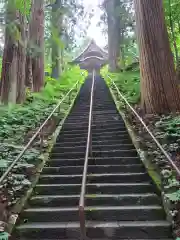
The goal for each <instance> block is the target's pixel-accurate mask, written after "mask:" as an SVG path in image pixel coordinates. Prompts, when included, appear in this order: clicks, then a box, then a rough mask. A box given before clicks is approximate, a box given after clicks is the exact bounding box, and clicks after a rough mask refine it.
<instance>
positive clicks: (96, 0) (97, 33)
mask: <svg viewBox="0 0 180 240" xmlns="http://www.w3.org/2000/svg"><path fill="white" fill-rule="evenodd" d="M83 3H84V5H85V8H87V10H88V11H91V10H92V9H94V17H93V18H92V20H91V25H90V27H89V29H88V32H87V34H88V36H89V37H91V38H94V40H95V41H96V43H97V44H98V45H99V46H101V47H104V46H105V45H106V44H107V40H106V39H105V36H104V35H103V34H102V30H101V28H100V27H98V26H97V24H98V22H99V20H100V14H101V10H100V9H99V7H98V5H99V4H100V3H102V0H83Z"/></svg>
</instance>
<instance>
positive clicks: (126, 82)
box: [101, 67, 140, 104]
mask: <svg viewBox="0 0 180 240" xmlns="http://www.w3.org/2000/svg"><path fill="white" fill-rule="evenodd" d="M101 75H102V76H103V78H104V79H105V80H106V82H107V84H108V85H109V86H110V87H112V89H114V88H113V85H112V84H111V80H110V79H109V78H108V77H107V75H109V76H110V78H111V79H112V80H113V81H114V82H115V84H116V86H117V87H118V89H119V90H120V92H121V93H122V94H123V95H124V96H125V97H126V99H127V100H128V102H129V103H130V104H136V103H138V102H139V101H140V72H139V70H137V69H134V70H132V71H124V72H119V73H109V72H108V68H107V67H104V68H103V69H102V70H101ZM114 92H116V91H114Z"/></svg>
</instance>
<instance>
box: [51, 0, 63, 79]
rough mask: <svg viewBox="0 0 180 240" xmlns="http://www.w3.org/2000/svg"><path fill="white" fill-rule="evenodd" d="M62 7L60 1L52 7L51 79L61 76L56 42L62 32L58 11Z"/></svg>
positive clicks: (59, 55) (59, 49) (61, 17)
mask: <svg viewBox="0 0 180 240" xmlns="http://www.w3.org/2000/svg"><path fill="white" fill-rule="evenodd" d="M61 7H62V3H61V0H57V1H56V4H53V5H52V17H51V24H52V37H51V41H52V73H51V77H52V78H55V79H58V78H59V77H60V75H61V48H60V44H59V43H58V41H60V37H61V31H62V19H63V15H62V12H61V11H60V9H61Z"/></svg>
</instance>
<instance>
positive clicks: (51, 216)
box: [21, 205, 165, 222]
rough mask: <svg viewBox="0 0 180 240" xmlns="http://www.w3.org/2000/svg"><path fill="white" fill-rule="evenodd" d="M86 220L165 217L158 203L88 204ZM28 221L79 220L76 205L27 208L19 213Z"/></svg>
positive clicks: (158, 218)
mask: <svg viewBox="0 0 180 240" xmlns="http://www.w3.org/2000/svg"><path fill="white" fill-rule="evenodd" d="M85 214H86V220H87V221H105V222H107V221H153V220H162V219H165V212H164V211H163V209H162V207H161V206H159V205H151V206H147V205H141V206H111V205H109V206H88V207H85ZM23 219H28V221H29V222H37V221H38V222H74V221H78V220H79V210H78V207H62V208H60V207H47V208H42V207H40V208H28V209H25V210H24V211H23V213H22V214H21V221H22V222H23Z"/></svg>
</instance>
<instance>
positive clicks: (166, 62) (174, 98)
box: [134, 0, 180, 114]
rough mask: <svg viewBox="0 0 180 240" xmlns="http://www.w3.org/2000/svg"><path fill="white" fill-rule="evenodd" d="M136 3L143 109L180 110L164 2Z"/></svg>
mask: <svg viewBox="0 0 180 240" xmlns="http://www.w3.org/2000/svg"><path fill="white" fill-rule="evenodd" d="M134 4H135V12H136V24H137V38H138V45H139V52H140V70H141V101H142V107H143V110H144V112H145V113H158V114H162V113H169V112H172V111H179V110H180V94H179V89H178V85H177V81H176V73H175V67H174V62H173V55H172V52H171V49H170V43H169V39H168V33H167V28H166V25H165V18H164V11H163V4H162V0H158V1H157V0H150V1H149V0H143V1H139V0H134Z"/></svg>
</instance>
